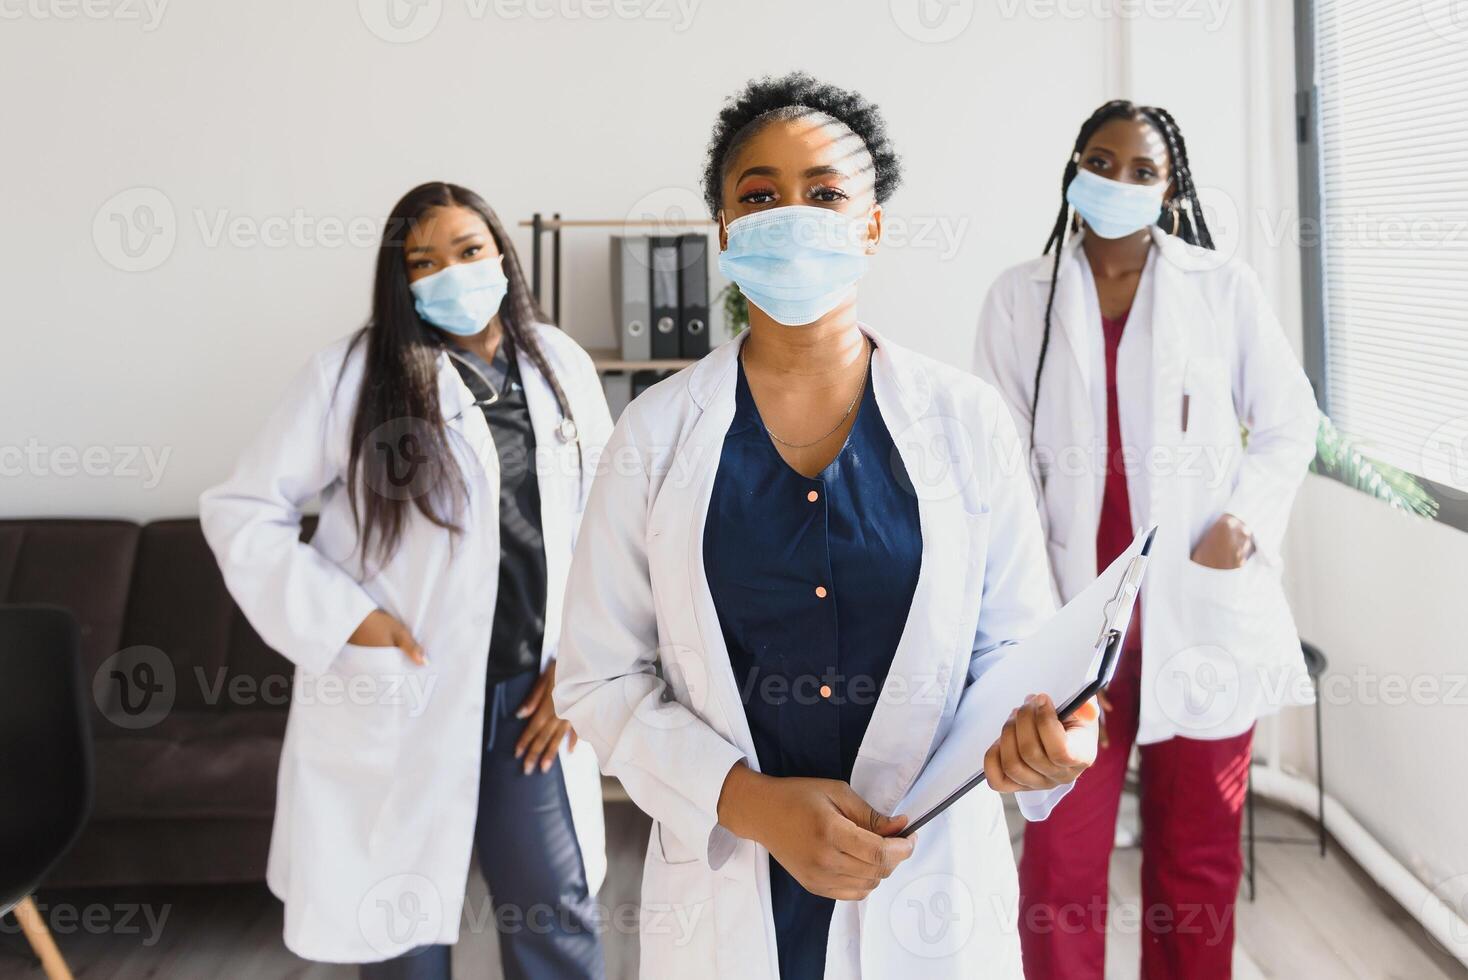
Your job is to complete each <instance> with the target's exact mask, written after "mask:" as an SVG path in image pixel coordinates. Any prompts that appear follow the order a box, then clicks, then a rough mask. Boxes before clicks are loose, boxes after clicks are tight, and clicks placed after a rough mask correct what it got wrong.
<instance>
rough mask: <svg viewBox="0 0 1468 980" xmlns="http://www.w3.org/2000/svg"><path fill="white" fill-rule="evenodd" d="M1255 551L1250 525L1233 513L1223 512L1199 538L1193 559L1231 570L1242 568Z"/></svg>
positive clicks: (1206, 565)
mask: <svg viewBox="0 0 1468 980" xmlns="http://www.w3.org/2000/svg"><path fill="white" fill-rule="evenodd" d="M1253 553H1254V536H1253V535H1252V534H1250V533H1249V528H1248V526H1247V525H1245V524H1244V522H1243V521H1241V520H1239V519H1238V518H1237V517H1235V516H1234V515H1232V514H1223V515H1221V516H1220V517H1219V518H1218V520H1216V521H1214V522H1213V526H1212V527H1210V528H1209V529H1208V530H1207V531H1205V532H1204V533H1203V536H1202V537H1201V538H1199V539H1198V544H1197V546H1196V547H1195V548H1193V554H1192V559H1193V561H1194V562H1196V563H1197V564H1199V565H1203V566H1205V567H1207V568H1218V569H1223V570H1224V571H1229V570H1231V569H1235V568H1242V567H1243V566H1244V562H1246V561H1248V560H1249V556H1250V555H1251V554H1253Z"/></svg>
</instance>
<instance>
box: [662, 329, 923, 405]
mask: <svg viewBox="0 0 1468 980" xmlns="http://www.w3.org/2000/svg"><path fill="white" fill-rule="evenodd" d="M857 326H858V327H859V329H860V330H861V332H862V333H864V334H866V336H867V337H869V338H871V340H872V342H873V343H874V344H876V348H877V349H876V353H875V354H874V355H873V356H872V371H873V373H874V374H875V373H879V372H880V373H881V374H884V375H887V376H889V377H890V378H891V380H892V382H893V387H894V389H895V392H894V393H895V394H896V395H897V396H898V397H899V398H901V399H902V402H903V408H904V409H905V411H906V412H907V413H908V414H909V415H912V416H914V417H917V416H921V415H923V414H924V413H925V412H926V411H927V410H928V405H929V404H930V403H931V402H932V398H933V385H932V381H931V379H930V378H929V377H928V372H927V371H926V370H925V369H924V368H923V365H922V363H921V359H920V358H918V357H917V355H916V354H914V353H913V352H912V351H910V350H908V349H907V348H905V347H903V346H902V345H900V344H897V343H894V342H893V341H891V340H888V339H887V338H886V337H884V336H883V335H882V334H881V333H879V332H877V331H876V330H873V329H872V328H871V327H869V326H867V325H866V324H864V323H861V324H858V325H857ZM748 337H749V331H748V330H745V331H743V332H741V333H740V334H739V335H738V336H737V337H735V338H734V339H733V340H730V341H728V342H726V343H723V344H720V345H719V346H718V347H716V348H715V349H714V350H713V351H711V352H710V353H709V354H707V355H705V356H704V357H703V358H701V359H700V360H699V362H698V363H697V364H695V365H694V366H693V367H692V368H690V369H689V371H690V372H691V373H690V374H689V378H688V395H689V397H690V398H692V399H693V402H694V404H695V405H697V406H698V407H699V409H700V410H701V411H706V410H707V409H708V408H709V405H710V403H711V402H712V400H713V399H714V397H715V395H716V394H717V393H718V391H719V389H720V387H721V386H722V385H724V384H726V383H727V384H730V385H732V384H733V381H734V375H735V373H736V371H737V370H738V364H739V351H740V350H741V349H742V348H743V346H744V341H745V340H746V339H748ZM730 390H731V391H732V390H733V388H732V387H731V388H730Z"/></svg>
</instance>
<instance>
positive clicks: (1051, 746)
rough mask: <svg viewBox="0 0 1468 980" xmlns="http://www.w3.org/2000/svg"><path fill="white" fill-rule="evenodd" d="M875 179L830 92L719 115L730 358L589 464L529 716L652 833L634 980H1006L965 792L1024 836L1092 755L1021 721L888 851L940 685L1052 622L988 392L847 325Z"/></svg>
mask: <svg viewBox="0 0 1468 980" xmlns="http://www.w3.org/2000/svg"><path fill="white" fill-rule="evenodd" d="M899 179H900V168H899V165H898V158H897V154H896V153H895V151H894V150H893V147H892V144H891V141H890V139H889V137H888V134H887V128H886V125H885V123H884V121H883V119H882V116H881V113H880V112H879V111H878V109H877V107H876V106H875V105H873V104H872V103H870V102H868V101H867V100H866V99H864V98H862V97H861V96H860V95H857V94H856V93H854V92H850V91H846V90H843V89H840V88H837V87H835V86H832V85H828V84H823V83H821V82H818V81H816V80H815V79H813V78H810V77H809V76H807V75H802V74H794V75H787V76H784V77H781V78H765V79H760V80H757V81H754V82H751V83H750V84H749V85H748V86H746V87H745V88H744V90H743V91H741V92H740V93H738V94H737V95H736V96H735V97H734V98H733V99H731V100H730V101H729V102H728V103H727V105H725V107H724V109H723V111H722V112H721V113H720V114H719V117H718V121H717V122H716V124H715V126H714V133H713V138H712V140H711V141H710V144H709V152H708V165H707V168H706V169H705V172H704V193H705V196H706V198H707V200H708V205H709V208H710V210H711V211H712V212H713V214H714V215H715V216H716V217H717V219H718V222H719V247H720V253H719V266H720V269H721V270H722V271H723V273H724V274H725V275H726V276H727V277H728V278H729V279H731V280H732V281H734V282H735V283H736V284H738V286H739V288H740V290H741V291H742V292H743V294H744V296H745V298H746V299H747V300H748V301H749V322H750V325H749V330H748V331H747V332H745V333H744V334H742V335H741V336H740V337H738V338H736V339H735V340H733V341H730V342H729V343H727V344H725V345H723V346H722V347H720V348H718V349H717V350H715V351H714V352H713V353H711V354H710V355H708V356H707V357H705V358H703V359H702V360H701V361H700V362H699V363H698V364H697V365H695V366H693V367H691V368H688V369H685V370H684V371H681V372H679V373H678V374H677V375H675V376H673V377H672V378H669V379H667V380H665V381H663V382H661V383H660V384H658V385H656V386H654V387H653V388H651V389H649V390H648V391H647V392H645V393H644V394H643V395H642V396H640V397H639V398H638V399H637V400H636V401H634V402H633V403H632V405H631V406H629V407H628V409H627V410H626V412H625V413H624V414H623V415H622V418H621V420H620V422H619V423H618V425H617V427H616V430H615V432H614V434H613V435H612V438H611V441H610V442H609V444H608V446H607V452H606V454H605V455H604V456H603V457H602V460H603V465H602V466H601V467H600V469H599V472H598V475H597V479H596V481H595V484H594V486H593V490H592V493H591V498H590V500H589V502H588V505H587V510H586V514H585V517H584V520H583V523H582V532H581V539H580V542H579V545H578V548H577V552H576V556H575V560H574V561H573V564H572V571H571V580H570V585H569V588H568V598H567V609H566V629H565V632H564V634H563V638H562V646H561V661H560V667H559V673H558V682H557V687H556V691H555V700H556V706H557V709H558V710H559V711H560V712H561V713H562V715H563V716H564V717H565V718H567V719H568V720H569V721H570V722H571V724H572V725H574V726H575V729H576V731H577V732H578V733H579V734H580V735H581V736H582V738H584V739H586V740H587V741H589V742H590V743H591V744H592V745H593V746H594V747H595V748H596V751H597V756H598V758H599V759H600V760H601V763H602V767H603V770H604V771H605V772H607V773H609V774H611V775H614V776H616V777H617V778H618V779H619V780H621V782H622V784H623V785H624V786H625V787H626V789H627V792H628V793H629V794H630V795H631V797H632V799H633V800H634V801H636V802H637V804H638V805H639V806H641V807H642V809H643V810H645V811H646V812H647V813H649V814H651V815H652V817H653V818H654V821H655V822H654V825H653V829H652V834H651V837H650V840H649V847H648V856H647V859H646V864H645V868H644V873H643V890H642V899H643V902H642V909H643V919H642V971H643V975H644V976H647V977H659V978H663V977H675V976H679V977H681V976H698V977H718V978H731V980H732V978H739V980H745V978H755V977H766V978H774V977H784V978H807V977H822V976H825V977H857V976H865V977H879V978H885V977H898V976H904V975H909V974H910V973H911V972H912V971H913V970H914V969H916V968H921V969H922V971H923V975H924V976H925V977H927V978H939V977H953V978H959V977H973V976H978V975H983V976H987V977H1001V976H1002V977H1018V976H1020V975H1021V974H1020V954H1019V943H1018V937H1017V935H1016V932H1015V930H1014V926H1013V916H1014V914H1015V910H1016V903H1017V900H1018V895H1017V887H1016V882H1015V870H1014V861H1013V857H1012V855H1011V851H1010V845H1009V837H1008V834H1007V833H1006V830H1005V825H1004V821H1003V818H1002V812H1001V804H1000V800H999V797H998V795H996V792H995V791H999V792H1011V791H1025V792H1023V793H1022V794H1021V800H1020V804H1021V807H1022V809H1023V810H1024V811H1025V812H1026V814H1027V815H1028V816H1030V817H1032V818H1041V817H1043V816H1044V815H1045V814H1046V813H1047V812H1048V810H1049V807H1050V806H1052V805H1053V804H1054V802H1055V801H1056V800H1057V799H1058V798H1059V797H1060V795H1062V794H1063V793H1064V792H1065V790H1066V789H1068V788H1069V785H1070V783H1071V782H1072V781H1073V780H1074V779H1075V778H1076V776H1077V775H1079V774H1080V772H1081V771H1082V770H1083V769H1084V768H1085V767H1086V766H1087V765H1088V764H1089V760H1090V759H1091V758H1092V757H1094V754H1095V750H1096V725H1095V714H1094V711H1086V712H1083V713H1082V714H1083V718H1082V719H1073V720H1070V721H1066V722H1062V721H1061V720H1059V718H1058V717H1057V715H1056V711H1055V708H1054V706H1053V705H1052V704H1051V703H1049V701H1048V700H1046V699H1044V698H1032V699H1030V700H1029V701H1027V702H1026V703H1025V704H1023V705H1017V706H1016V710H1015V712H1014V715H1013V716H1012V719H1011V720H1010V722H1009V724H1008V725H1007V726H1006V727H1005V729H1004V732H1003V735H1002V736H1001V738H1000V739H999V741H997V742H996V743H995V745H994V746H993V748H991V749H990V750H989V752H988V755H987V758H986V759H985V769H986V772H987V775H988V783H989V786H988V788H981V789H980V790H978V791H977V792H973V793H970V794H968V795H967V796H965V797H963V798H962V799H961V800H960V801H959V802H958V803H957V804H955V805H954V806H953V807H951V808H950V809H949V810H947V811H945V812H944V813H943V814H942V815H941V816H940V817H938V818H937V819H935V820H933V821H932V822H930V823H928V824H927V825H925V826H924V827H923V828H922V829H921V830H920V831H919V832H918V833H916V834H914V835H913V836H910V837H905V836H902V831H903V829H904V827H905V826H906V824H907V819H908V818H907V816H906V815H898V814H894V809H895V808H896V806H897V804H898V803H899V801H901V800H902V799H903V797H904V795H905V794H906V792H907V790H908V788H909V787H910V786H911V785H912V783H913V780H914V779H915V778H916V776H917V774H918V772H919V771H920V769H921V767H922V764H923V762H924V760H925V759H926V758H927V756H928V754H929V752H930V751H931V750H932V748H933V747H934V746H935V745H936V744H937V743H938V742H939V741H940V740H941V739H942V737H943V735H944V734H945V732H946V730H947V726H948V725H949V724H950V723H951V721H952V718H953V713H954V709H955V708H956V706H957V705H958V702H959V699H960V698H961V697H962V695H963V693H964V690H965V688H966V687H967V685H968V683H969V681H970V680H971V679H972V678H973V677H975V676H977V673H978V672H979V671H980V670H981V669H982V668H983V667H984V666H987V665H989V664H992V663H993V662H994V660H995V659H996V658H999V657H1002V656H1004V655H1005V650H1004V648H1005V646H1006V644H1008V643H1009V642H1010V641H1012V640H1014V639H1016V638H1018V637H1021V636H1024V635H1026V634H1027V633H1029V632H1031V631H1032V630H1033V629H1034V628H1035V627H1036V626H1037V625H1038V624H1039V623H1041V622H1042V621H1044V619H1045V618H1046V617H1048V616H1049V615H1050V614H1051V611H1052V601H1051V593H1050V586H1049V581H1048V572H1047V570H1046V565H1045V555H1044V544H1043V538H1042V536H1041V533H1040V525H1039V520H1038V517H1037V514H1036V511H1035V504H1034V499H1033V497H1032V495H1031V492H1030V487H1029V484H1028V482H1027V478H1026V476H1025V473H1024V472H1023V470H1022V468H1021V469H1016V468H1014V467H1010V466H1007V465H1005V464H1006V461H1007V460H1008V459H1010V458H1011V457H1012V454H1013V451H1014V449H1015V448H1016V447H1017V446H1018V444H1019V442H1018V436H1017V434H1016V433H1015V431H1014V427H1013V424H1012V423H1011V422H1010V418H1009V413H1008V411H1007V410H1006V409H1005V407H1004V404H1003V402H1002V401H1001V400H1000V398H999V396H998V395H997V393H995V392H994V391H993V389H991V388H989V387H988V386H987V385H986V384H984V383H983V382H981V381H979V380H978V379H976V378H974V377H972V376H971V375H969V374H967V373H966V372H963V371H961V370H959V369H956V368H954V367H951V366H948V365H944V364H940V363H937V362H935V361H932V360H930V359H928V358H926V357H923V356H921V355H919V354H916V353H914V352H912V351H909V350H906V349H904V348H903V347H902V346H901V345H900V344H898V343H897V342H896V341H893V340H890V339H888V338H887V337H885V336H883V335H882V334H880V333H878V332H877V331H876V330H875V329H873V328H872V327H870V326H868V325H866V324H864V323H862V322H861V321H860V320H859V319H858V317H857V300H858V291H859V284H860V280H861V277H862V273H863V272H864V271H865V269H866V267H867V265H868V263H869V262H870V261H871V260H872V258H873V257H874V256H875V255H877V254H878V251H879V246H880V244H881V241H882V227H883V205H884V204H885V203H886V201H887V200H888V198H889V197H890V196H891V194H892V193H893V191H894V190H896V188H897V185H898V183H899ZM955 449H957V450H958V451H957V452H955V451H954V450H955Z"/></svg>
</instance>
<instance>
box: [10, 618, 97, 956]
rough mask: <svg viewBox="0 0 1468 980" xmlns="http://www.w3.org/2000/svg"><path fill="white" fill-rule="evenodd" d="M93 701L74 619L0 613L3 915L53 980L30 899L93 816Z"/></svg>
mask: <svg viewBox="0 0 1468 980" xmlns="http://www.w3.org/2000/svg"><path fill="white" fill-rule="evenodd" d="M86 691H87V687H86V685H85V684H84V682H83V680H82V668H81V653H80V631H79V629H78V627H77V621H76V617H75V616H73V615H72V614H71V613H70V612H68V611H66V610H65V609H61V608H58V607H54V606H0V800H4V801H5V805H4V806H3V807H0V915H3V914H5V913H7V912H10V911H12V910H14V912H15V916H16V918H17V919H18V920H19V921H20V924H21V928H22V929H23V930H24V932H25V934H26V938H27V939H29V940H30V943H31V947H32V949H33V950H34V951H35V953H36V955H37V957H39V958H40V960H41V965H42V967H43V968H44V969H45V971H46V975H47V976H48V977H51V978H52V980H57V978H62V977H66V978H69V977H70V976H71V974H70V973H69V972H68V971H67V969H66V964H65V963H64V962H63V961H62V959H61V955H60V953H59V952H58V951H57V949H56V945H55V943H54V942H53V941H52V940H51V935H50V932H49V931H48V930H47V928H46V925H45V922H44V921H43V920H42V918H41V916H40V914H39V913H38V912H37V910H36V906H35V903H34V901H33V900H32V899H31V897H30V895H31V893H32V892H34V891H35V889H36V887H37V886H38V885H40V883H41V882H42V881H43V880H44V879H45V877H46V875H47V873H48V872H49V871H50V870H51V868H52V867H53V866H54V865H55V864H56V862H57V861H58V860H60V858H61V856H62V855H63V854H65V853H66V851H67V849H68V848H70V847H71V845H72V843H73V842H75V840H76V838H77V836H78V835H79V834H80V833H81V830H82V827H83V825H84V824H85V823H86V820H87V815H88V814H89V813H90V811H91V808H92V738H91V733H90V730H89V725H88V723H87V710H86V697H87V693H86Z"/></svg>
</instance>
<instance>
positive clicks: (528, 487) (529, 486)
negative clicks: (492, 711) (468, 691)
mask: <svg viewBox="0 0 1468 980" xmlns="http://www.w3.org/2000/svg"><path fill="white" fill-rule="evenodd" d="M461 358H462V360H461ZM449 360H450V361H452V362H453V365H454V367H456V368H457V369H458V371H459V377H461V378H463V379H464V384H465V385H467V386H468V388H469V390H470V391H471V392H473V393H474V399H475V400H476V401H477V402H479V403H480V407H481V409H482V410H483V412H484V420H485V421H486V422H488V423H489V431H490V435H491V436H493V438H494V448H495V453H496V455H498V456H499V461H500V506H499V515H500V575H499V579H500V582H499V599H498V600H497V601H496V602H495V607H494V625H493V627H492V628H491V630H490V638H489V673H488V677H487V683H489V684H496V683H498V682H500V681H502V680H505V679H506V678H509V677H513V676H515V675H516V674H520V673H523V672H525V671H528V670H539V669H540V651H541V647H542V645H543V643H544V640H545V593H546V582H545V538H544V536H543V535H542V533H541V523H540V483H539V481H538V480H537V479H536V475H535V429H534V427H533V426H532V425H531V423H530V409H529V407H528V406H527V405H526V403H525V389H524V387H523V386H521V384H520V368H519V365H518V363H517V362H516V358H515V351H514V348H513V347H512V346H511V345H510V338H509V337H508V336H506V337H505V338H503V339H502V340H501V341H500V344H499V348H498V349H497V350H496V351H495V354H494V360H493V361H489V362H486V361H485V360H484V358H482V357H480V356H479V355H478V354H475V353H473V352H471V351H465V350H455V351H454V356H452V357H450V358H449ZM464 361H468V362H469V364H471V365H472V366H473V368H472V369H471V368H470V367H469V366H467V365H466V364H465V363H464Z"/></svg>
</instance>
